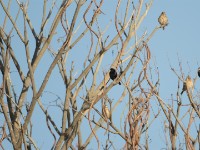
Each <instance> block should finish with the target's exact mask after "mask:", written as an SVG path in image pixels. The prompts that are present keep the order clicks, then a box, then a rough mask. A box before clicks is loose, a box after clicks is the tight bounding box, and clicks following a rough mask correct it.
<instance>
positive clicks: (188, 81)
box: [181, 76, 193, 95]
mask: <svg viewBox="0 0 200 150" xmlns="http://www.w3.org/2000/svg"><path fill="white" fill-rule="evenodd" d="M192 87H193V82H192V79H191V78H190V76H187V78H186V80H185V81H184V83H183V89H182V92H181V95H182V94H183V92H184V91H186V90H187V89H190V88H192Z"/></svg>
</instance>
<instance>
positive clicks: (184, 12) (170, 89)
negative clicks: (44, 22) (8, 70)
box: [0, 0, 200, 149]
mask: <svg viewBox="0 0 200 150" xmlns="http://www.w3.org/2000/svg"><path fill="white" fill-rule="evenodd" d="M40 2H41V1H40V0H35V1H34V2H33V1H31V2H30V9H29V11H28V13H29V16H30V18H31V20H32V23H33V25H34V26H35V27H36V31H37V33H38V32H39V29H40V28H39V26H38V25H39V24H40V22H41V18H40V13H41V12H42V4H40ZM105 2H106V1H105ZM115 2H116V1H115V0H110V1H109V2H108V3H109V4H108V5H106V6H104V7H103V12H105V15H103V16H102V17H100V22H99V23H100V24H101V25H102V26H104V27H105V26H106V25H107V23H108V22H109V21H110V19H111V18H112V17H113V10H114V9H115V4H116V3H115ZM49 5H50V4H49ZM199 6H200V1H198V0H193V1H188V0H181V1H180V0H168V1H162V0H154V3H153V5H152V7H151V9H150V11H149V12H148V15H147V17H146V19H145V20H144V22H143V23H142V25H141V27H140V28H139V34H140V33H143V32H145V31H147V33H148V34H150V33H151V31H152V30H153V29H154V28H155V27H156V26H157V25H158V21H157V19H158V16H159V15H160V13H161V12H162V11H165V12H166V14H167V16H168V19H169V25H168V26H167V27H166V29H165V30H162V29H160V30H159V31H157V32H156V34H155V35H154V37H153V38H152V39H151V40H150V42H149V47H150V50H151V54H152V62H151V64H153V62H156V65H157V67H158V69H159V72H160V95H161V97H162V98H163V99H165V100H166V101H165V102H166V103H170V100H169V99H170V98H171V94H173V95H175V94H176V91H177V85H178V78H177V77H176V75H175V74H174V73H173V72H172V71H171V69H170V65H172V67H174V68H175V69H177V71H178V69H179V68H178V65H179V61H178V58H179V59H180V60H181V62H182V66H183V71H184V73H185V76H187V75H188V74H190V76H191V77H192V78H194V77H196V72H197V68H198V67H199V66H200V62H199V59H200V44H199V43H200V38H199V34H200V28H199V27H200V12H199ZM56 7H57V8H56V9H55V12H56V11H57V9H58V7H59V5H56ZM73 7H74V5H72V6H71V7H70V9H72V10H73ZM11 8H12V9H11V10H12V13H13V14H16V12H17V7H16V5H15V4H13V5H12V7H11ZM0 13H1V14H2V13H3V12H2V7H0ZM68 13H69V14H70V11H69V12H68ZM3 14H4V13H3ZM109 17H110V18H109ZM38 18H39V19H38ZM112 21H113V20H112ZM0 23H1V25H2V19H1V20H0ZM18 25H19V28H20V27H21V28H22V27H23V20H22V18H19V20H18ZM49 26H50V25H49ZM9 29H10V28H9ZM21 31H23V30H22V29H21ZM57 32H58V33H60V32H61V33H62V32H63V31H61V30H59V29H58V30H57ZM108 32H109V33H108V34H110V35H111V37H113V36H114V35H115V34H116V33H114V32H112V29H111V30H109V31H108ZM44 33H45V34H46V35H47V34H48V32H47V31H46V32H44ZM60 35H62V34H59V36H60ZM59 36H57V35H55V38H54V39H53V40H54V42H53V44H52V45H51V46H52V48H54V49H56V47H58V46H59V45H60V44H61V43H59V42H57V40H56V38H58V37H59ZM30 37H31V35H30ZM13 39H14V40H16V42H15V43H14V44H13V46H14V47H16V49H15V50H14V51H16V52H17V53H16V55H17V57H18V58H19V59H20V62H21V64H22V65H24V68H23V71H24V72H25V74H26V71H27V65H26V64H23V62H24V61H26V59H25V53H24V47H23V45H22V44H19V43H20V42H19V39H17V38H16V35H15V37H13ZM30 42H32V41H30ZM87 42H88V41H87V40H84V41H81V44H82V45H81V46H84V47H85V48H88V49H89V46H90V44H88V43H87ZM31 45H32V46H33V48H31V50H32V52H33V50H34V42H32V43H31ZM81 46H78V47H75V48H74V53H72V54H69V59H68V62H69V63H71V61H72V60H75V62H74V63H75V70H76V72H77V74H79V73H80V72H81V71H82V69H83V66H82V62H83V61H84V56H86V55H87V53H85V52H84V51H83V50H82V49H81ZM112 49H114V47H113V48H112ZM78 50H79V51H81V52H78ZM75 56H76V58H75ZM107 59H110V60H111V61H112V60H114V57H112V55H111V52H110V54H108V55H107V56H106V58H105V59H104V60H105V61H104V63H105V66H103V67H101V69H102V70H108V69H109V67H110V63H111V61H108V60H107ZM52 60H53V59H52V57H51V56H50V54H49V53H48V52H47V53H46V54H45V56H44V58H43V59H42V60H41V63H40V64H39V66H38V69H37V70H36V72H35V77H36V78H37V83H36V84H37V87H39V86H40V85H41V83H42V81H43V78H44V75H45V71H47V69H48V66H49V65H50V64H51V62H52ZM67 67H68V66H67ZM80 68H82V69H80ZM67 69H70V68H69V67H68V68H67ZM58 72H59V71H58V68H57V67H56V68H55V69H54V71H53V73H52V76H51V78H50V80H49V83H48V84H47V88H46V89H45V91H47V92H44V93H43V95H42V97H41V99H42V101H43V103H44V104H45V106H47V105H49V102H50V101H54V100H55V99H56V96H55V95H53V94H52V95H51V94H49V93H48V92H54V93H55V94H57V95H59V98H60V100H61V101H63V100H64V96H65V90H61V89H64V88H65V86H64V85H63V83H62V79H61V77H60V75H59V73H58ZM101 76H102V74H99V75H98V78H99V80H101V79H102V78H101ZM12 78H13V79H14V80H19V79H17V77H16V76H15V74H14V73H13V74H12ZM14 82H15V81H14ZM87 82H88V83H89V82H90V81H87ZM15 84H17V82H16V83H15ZM199 84H200V80H198V81H197V84H196V86H195V90H196V91H199V88H200V86H199ZM18 85H19V84H18ZM19 86H20V85H19ZM181 86H182V84H181ZM16 90H17V93H19V92H20V91H21V88H17V89H16ZM122 90H123V88H122V87H119V86H116V87H114V88H113V89H112V90H111V91H110V93H108V95H109V96H110V97H111V98H112V99H114V100H113V101H115V99H118V98H119V96H120V94H121V92H122ZM30 98H31V94H29V95H28V96H27V101H29V100H30ZM183 99H184V100H185V101H184V102H185V103H188V100H187V98H186V94H184V95H183ZM152 101H153V100H152ZM125 104H126V103H125V102H124V105H125ZM52 105H55V102H52ZM99 106H100V104H97V106H96V107H99ZM152 106H153V107H154V110H155V111H157V108H155V107H157V105H156V102H152ZM124 107H125V106H124ZM118 109H119V110H120V109H121V108H118ZM36 110H37V111H36V112H35V113H34V115H33V123H34V126H33V130H34V131H35V133H34V132H33V133H34V135H33V137H35V141H36V143H38V146H39V148H41V149H50V147H51V145H49V142H47V141H50V143H52V142H53V138H52V137H51V135H50V133H49V131H48V130H47V129H46V124H43V123H42V121H43V122H44V123H45V121H44V120H45V117H44V115H43V114H42V112H41V110H40V108H39V107H38V106H37V108H36ZM48 111H49V112H50V113H51V115H52V116H53V119H55V121H56V123H57V125H58V126H59V125H60V124H61V116H60V114H61V113H62V112H61V111H60V110H59V108H57V107H54V106H50V107H48ZM117 111H118V110H117ZM117 111H116V112H117ZM183 111H184V110H183ZM116 112H115V113H114V115H113V117H114V119H115V121H116V122H119V120H118V119H119V114H118V113H116ZM41 114H42V115H41ZM0 119H2V118H1V117H0ZM165 119H166V118H165V116H164V115H161V116H160V117H159V118H158V119H156V121H155V122H154V124H153V125H152V126H151V128H150V130H149V135H150V139H151V141H150V149H161V148H165V145H164V135H163V128H162V127H161V125H163V122H164V120H165ZM40 122H41V123H40ZM199 123H200V122H199ZM118 125H119V124H118ZM82 128H83V135H84V136H85V137H86V135H87V134H88V133H89V132H90V129H89V128H88V124H87V121H85V123H84V126H82ZM98 134H99V135H100V138H102V139H103V138H106V137H105V136H104V135H103V134H104V131H102V130H99V131H98ZM38 135H40V136H38ZM44 135H45V136H44ZM191 135H192V134H191ZM194 135H195V133H194ZM180 140H183V139H180ZM113 141H114V142H117V143H118V144H119V146H121V144H123V143H121V138H118V137H117V136H116V135H115V136H113ZM101 144H103V143H101ZM96 146H97V143H96V141H95V140H92V142H91V144H90V146H89V149H90V148H91V149H95V148H94V147H96ZM121 147H122V146H121Z"/></svg>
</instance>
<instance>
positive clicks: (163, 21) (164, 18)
mask: <svg viewBox="0 0 200 150" xmlns="http://www.w3.org/2000/svg"><path fill="white" fill-rule="evenodd" d="M158 22H159V23H160V25H161V27H162V28H163V30H164V29H165V26H167V25H168V18H167V15H166V13H165V12H162V13H161V14H160V16H159V18H158Z"/></svg>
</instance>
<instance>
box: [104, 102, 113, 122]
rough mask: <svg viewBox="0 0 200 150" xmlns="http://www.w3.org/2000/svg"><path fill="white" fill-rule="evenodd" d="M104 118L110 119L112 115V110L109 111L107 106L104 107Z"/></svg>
mask: <svg viewBox="0 0 200 150" xmlns="http://www.w3.org/2000/svg"><path fill="white" fill-rule="evenodd" d="M103 116H104V117H105V118H106V120H107V119H110V117H111V114H110V110H109V109H108V106H107V105H104V106H103Z"/></svg>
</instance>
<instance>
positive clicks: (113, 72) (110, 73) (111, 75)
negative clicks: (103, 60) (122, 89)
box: [109, 68, 121, 85]
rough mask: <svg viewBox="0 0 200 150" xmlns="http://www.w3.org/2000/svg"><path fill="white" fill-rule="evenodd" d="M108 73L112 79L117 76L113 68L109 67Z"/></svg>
mask: <svg viewBox="0 0 200 150" xmlns="http://www.w3.org/2000/svg"><path fill="white" fill-rule="evenodd" d="M109 75H110V78H111V79H112V80H115V78H117V71H116V70H115V69H114V68H110V72H109ZM119 85H121V82H119Z"/></svg>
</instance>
